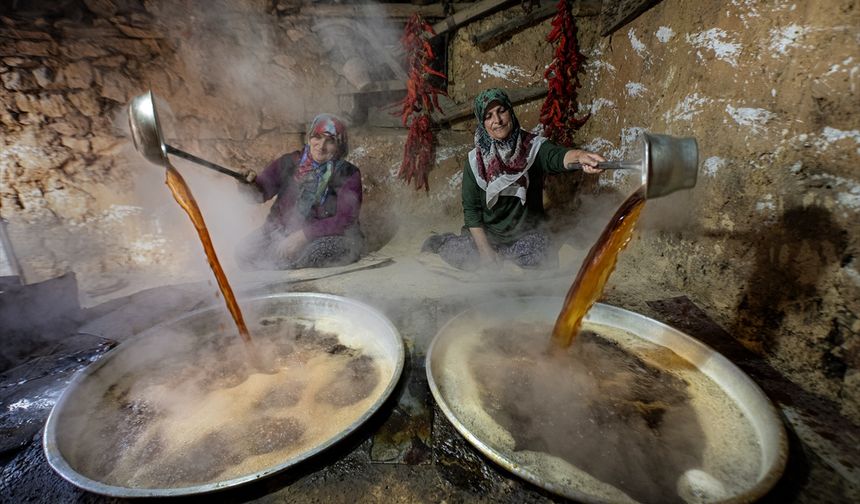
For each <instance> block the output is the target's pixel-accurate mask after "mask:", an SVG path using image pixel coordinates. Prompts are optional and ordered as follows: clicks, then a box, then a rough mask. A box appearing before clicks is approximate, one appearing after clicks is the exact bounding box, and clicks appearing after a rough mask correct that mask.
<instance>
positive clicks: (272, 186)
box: [249, 154, 291, 201]
mask: <svg viewBox="0 0 860 504" xmlns="http://www.w3.org/2000/svg"><path fill="white" fill-rule="evenodd" d="M289 157H290V154H284V155H283V156H281V157H279V158H278V159H276V160H274V161H272V162H271V163H269V165H268V166H266V168H264V169H263V171H262V172H260V173H259V174H258V175H257V176H256V177H255V178H254V181H253V182H251V183H250V184H249V185H250V186H252V187H256V188H257V190H259V191H260V193H261V194H262V195H263V201H268V200H269V199H271V198H272V197H273V196H274V195H276V194H278V191H280V190H281V181H282V180H283V172H284V170H287V169H289V166H287V163H291V160H290V158H289Z"/></svg>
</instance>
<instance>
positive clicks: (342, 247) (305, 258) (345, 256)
mask: <svg viewBox="0 0 860 504" xmlns="http://www.w3.org/2000/svg"><path fill="white" fill-rule="evenodd" d="M284 238H285V237H284V235H282V234H281V233H279V232H277V231H274V232H266V231H265V230H264V229H262V228H260V229H258V230H256V231H254V232H253V233H251V234H250V235H248V237H246V238H245V239H244V240H243V241H242V243H241V244H240V245H239V247H238V249H237V252H236V260H237V262H238V263H239V266H240V267H241V268H242V269H271V270H286V269H299V268H327V267H330V266H343V265H344V264H350V263H354V262H355V261H357V260H358V258H359V257H360V256H361V250H362V248H363V240H362V239H361V238H360V237H351V236H341V235H333V236H321V237H319V238H317V239H315V240H313V241H312V242H310V243H309V244H308V245H307V246H305V248H304V249H302V251H301V253H299V255H298V257H296V258H295V259H290V258H288V257H286V256H284V255H282V254H281V253H280V252H279V251H278V243H279V242H280V241H281V240H283V239H284Z"/></svg>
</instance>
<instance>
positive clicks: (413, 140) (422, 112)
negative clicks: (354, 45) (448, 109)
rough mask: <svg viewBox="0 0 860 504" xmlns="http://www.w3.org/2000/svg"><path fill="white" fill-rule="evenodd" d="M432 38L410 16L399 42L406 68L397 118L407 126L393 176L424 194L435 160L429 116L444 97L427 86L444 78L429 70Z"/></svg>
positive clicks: (418, 19) (430, 31)
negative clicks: (422, 191) (401, 157)
mask: <svg viewBox="0 0 860 504" xmlns="http://www.w3.org/2000/svg"><path fill="white" fill-rule="evenodd" d="M434 35H435V33H434V31H433V27H432V26H430V24H428V23H427V22H426V21H424V19H422V18H421V16H419V15H418V14H413V15H412V17H410V18H409V20H408V21H407V22H406V27H405V28H404V29H403V36H402V37H401V38H400V42H401V44H403V48H404V49H405V50H406V65H407V68H408V74H407V80H406V97H405V98H404V99H403V101H402V102H400V104H401V105H402V106H403V108H402V112H401V115H400V117H401V120H402V122H403V126H407V125H408V126H409V134H408V136H407V137H406V146H405V148H404V149H403V162H402V163H401V165H400V171H399V172H398V174H397V176H398V177H400V178H401V179H403V180H405V181H406V183H407V184H411V183H412V181H413V180H414V181H415V189H416V190H418V189H421V188H423V189H424V190H425V191H429V190H430V187H429V185H428V175H429V173H430V168H432V165H433V162H434V160H435V158H436V140H435V137H434V135H433V121H432V119H431V118H430V114H431V113H432V112H433V110H441V108H440V107H439V95H440V94H441V95H445V96H447V93H445V91H444V90H441V89H439V88H437V87H435V86H433V85H432V84H431V83H430V77H431V76H434V75H435V76H437V77H441V78H442V79H445V75H444V74H442V73H440V72H437V71H436V70H433V69H432V68H431V67H430V65H431V63H432V62H433V59H434V57H435V56H434V54H433V49H432V48H431V47H430V42H429V39H430V38H431V37H433V36H434ZM410 118H411V122H410Z"/></svg>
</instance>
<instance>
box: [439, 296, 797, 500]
mask: <svg viewBox="0 0 860 504" xmlns="http://www.w3.org/2000/svg"><path fill="white" fill-rule="evenodd" d="M563 301H564V300H563V298H555V297H528V298H519V299H507V300H501V301H498V302H496V303H492V304H486V305H481V306H479V307H476V308H473V309H470V310H467V311H465V312H463V313H461V314H459V315H458V316H456V317H455V318H454V319H452V320H451V321H449V322H448V323H447V324H446V325H445V326H444V327H442V329H440V331H439V333H438V334H437V335H436V337H435V338H434V340H433V342H432V343H431V345H430V348H429V350H428V353H427V362H426V369H427V378H428V382H429V384H430V389H431V391H432V393H433V397H434V398H435V399H436V401H437V403H438V404H439V407H440V408H441V410H442V411H443V413H444V414H445V416H446V417H447V418H448V420H450V421H451V423H452V424H453V425H454V427H455V428H456V429H457V430H458V431H459V432H460V433H461V434H462V435H463V436H464V437H465V438H466V439H467V440H468V441H469V442H470V443H471V444H472V445H474V446H475V447H476V448H477V449H478V450H480V451H481V452H482V453H483V454H484V455H486V456H487V457H489V458H490V459H492V460H493V461H494V462H496V463H497V464H499V465H501V466H502V467H504V468H505V469H507V470H509V471H511V472H512V473H514V474H516V475H518V476H520V477H522V478H524V479H526V480H528V481H530V482H532V483H534V484H535V485H538V486H540V487H542V488H545V489H547V490H549V491H551V492H554V493H556V494H559V495H562V496H565V497H568V498H571V499H575V500H576V501H581V502H599V503H605V502H649V501H650V502H654V501H657V502H684V501H687V502H691V501H694V502H752V501H754V500H755V499H757V498H758V497H761V496H762V495H764V494H765V493H766V492H767V491H768V490H769V489H770V488H771V487H772V486H773V485H774V483H776V481H777V480H778V479H779V477H780V475H781V474H782V471H783V469H784V466H785V462H786V458H787V452H788V448H787V440H786V435H785V431H784V428H783V425H782V423H781V421H780V419H779V417H778V416H777V413H776V410H775V408H774V407H773V405H772V404H771V402H770V401H769V400H768V398H767V397H766V396H765V395H764V393H763V392H762V391H761V390H760V389H759V387H758V386H757V385H756V384H755V383H754V382H753V381H752V380H751V379H750V378H749V377H748V376H747V375H745V374H744V373H743V372H742V371H741V370H740V369H738V368H737V367H736V366H735V365H734V364H732V363H731V362H730V361H728V360H727V359H726V358H725V357H723V356H722V355H720V354H718V353H717V352H715V351H714V350H713V349H711V348H709V347H708V346H706V345H704V344H702V343H701V342H699V341H697V340H695V339H693V338H691V337H690V336H688V335H686V334H684V333H682V332H680V331H678V330H676V329H673V328H671V327H669V326H666V325H664V324H662V323H660V322H657V321H655V320H652V319H650V318H647V317H645V316H642V315H639V314H637V313H633V312H630V311H627V310H623V309H620V308H616V307H613V306H609V305H605V304H600V303H598V304H595V305H594V307H593V308H592V309H591V311H590V312H589V313H588V315H587V317H586V318H585V321H584V326H583V329H584V331H594V333H596V334H598V335H600V337H601V339H603V338H605V341H607V342H609V343H608V344H607V348H610V349H617V348H624V349H625V350H629V351H630V352H631V354H636V355H645V356H646V357H643V359H651V360H649V361H648V362H651V365H654V366H655V367H660V368H661V369H660V370H659V371H658V372H659V373H665V376H666V377H668V378H670V379H671V380H675V381H678V382H679V383H682V384H683V383H688V384H692V383H693V379H694V378H695V380H700V381H701V382H702V383H705V384H707V385H708V387H705V388H703V389H701V390H707V391H710V392H708V393H707V394H702V393H701V392H690V395H691V397H690V398H688V399H687V401H688V404H686V405H685V408H687V410H686V416H676V417H675V418H676V419H680V420H681V421H680V422H678V425H681V427H682V428H683V430H684V431H685V432H688V433H691V437H694V439H693V442H692V443H688V444H684V443H678V444H676V445H677V446H680V447H682V449H681V450H680V451H681V452H682V453H674V454H673V456H677V457H678V460H684V461H685V462H684V463H685V464H686V465H684V466H682V469H681V470H678V471H677V472H674V473H672V474H670V475H669V477H668V478H667V481H668V482H669V485H666V486H664V490H662V491H658V492H652V494H651V496H650V497H651V498H644V497H642V496H643V495H645V493H644V491H643V492H642V493H640V494H636V493H634V492H632V491H629V490H628V488H634V485H633V484H632V483H630V482H627V481H620V483H621V484H619V480H616V479H615V478H614V477H613V471H616V472H619V473H620V472H622V467H624V470H626V471H627V472H626V474H627V475H628V476H629V475H634V476H635V473H636V472H637V471H638V472H643V469H645V472H647V470H649V469H652V468H659V469H655V471H656V470H660V471H662V470H663V467H664V466H666V465H667V464H668V461H667V460H666V459H665V457H663V456H662V455H661V453H658V451H655V450H642V452H641V453H640V454H638V456H640V458H639V459H638V460H636V456H637V454H634V453H632V451H630V452H628V451H624V450H615V451H613V450H614V449H615V447H617V446H630V445H629V444H628V445H624V444H622V442H619V443H618V444H617V445H612V444H611V443H608V442H607V443H606V444H603V441H600V442H595V443H594V444H595V445H596V448H595V449H594V450H593V451H592V452H591V453H592V454H595V455H596V456H604V455H606V456H607V457H608V458H607V459H606V460H607V464H608V465H609V467H606V468H602V469H601V470H600V471H595V470H590V469H584V467H588V466H589V463H590V462H591V461H590V459H589V458H588V457H591V456H592V455H588V454H584V453H585V452H586V450H587V448H586V445H587V444H588V441H589V438H588V436H589V435H590V434H589V433H598V434H601V435H602V432H603V431H601V429H603V430H613V429H614V427H612V426H616V427H617V425H619V423H617V422H615V418H617V413H616V412H614V411H610V410H609V409H604V410H602V415H603V416H602V420H601V419H600V418H598V419H597V420H596V422H595V418H593V417H589V418H588V421H590V422H592V423H593V424H594V425H591V424H590V425H588V426H584V427H583V426H581V424H577V422H578V421H579V420H575V419H574V418H580V417H576V416H573V415H570V414H568V413H562V411H564V410H565V409H566V408H565V407H564V406H565V404H566V403H570V402H572V401H569V398H570V396H565V394H560V393H559V390H561V388H560V387H571V388H574V387H576V386H579V385H580V384H581V382H575V381H572V380H568V378H567V377H566V376H550V378H551V379H550V380H549V382H551V383H553V386H546V385H545V384H538V383H537V382H534V383H530V384H529V385H527V386H524V387H525V389H526V390H527V392H528V395H531V396H532V397H530V398H529V401H524V402H527V403H528V406H526V405H524V404H513V405H511V404H505V402H506V401H508V399H507V397H506V394H507V390H508V389H509V388H510V387H511V386H514V387H516V386H518V383H520V382H523V381H528V380H529V379H530V378H531V376H532V375H534V374H535V371H539V370H541V369H544V368H545V367H546V365H547V361H544V360H541V359H536V361H537V362H532V363H531V364H529V363H528V362H526V363H525V364H524V363H523V362H524V360H527V359H528V358H529V357H527V356H526V357H524V356H523V353H528V352H521V350H522V349H523V348H525V347H528V346H531V347H535V346H538V347H541V350H538V351H537V352H538V353H539V352H542V351H543V350H542V349H543V348H544V347H547V348H548V347H549V331H551V328H552V324H553V322H554V320H555V318H556V317H557V315H558V313H559V311H560V310H561V307H562V303H563ZM517 324H521V326H520V327H521V328H526V329H525V330H526V331H527V328H528V327H535V326H539V325H544V326H546V327H548V329H547V332H546V334H545V337H544V336H543V335H542V336H540V340H534V341H527V342H520V341H521V340H522V339H523V338H524V337H525V335H524V334H520V333H518V331H519V329H513V330H511V328H512V327H515V326H516V325H517ZM505 331H507V332H508V333H513V336H511V335H510V334H509V335H508V336H507V338H508V339H507V340H505V342H503V343H501V344H500V346H499V348H503V349H505V350H504V352H507V353H510V354H511V355H509V359H508V360H506V361H505V362H503V360H504V359H497V358H496V356H494V355H492V354H493V352H494V350H493V348H492V347H493V346H494V342H495V341H497V340H500V338H504V337H506V336H503V335H502V334H503V333H504V332H505ZM537 333H540V331H537ZM583 334H584V333H581V334H580V336H579V338H580V339H581V338H583ZM595 339H597V338H595ZM544 341H545V343H543V342H544ZM511 342H514V344H513V345H511ZM518 342H519V343H518ZM582 344H583V342H582V341H581V340H577V341H575V342H574V345H573V346H572V347H571V348H574V347H576V346H577V345H582ZM517 345H520V348H518V349H517V348H512V347H516V346H517ZM612 351H615V352H617V350H612ZM586 355H589V354H586ZM590 355H595V354H590ZM648 356H650V357H648ZM654 356H659V358H656V357H654ZM506 357H507V356H506ZM565 358H568V356H567V355H565ZM638 358H639V357H637V359H638ZM655 358H656V360H653V359H655ZM483 360H486V362H485V363H482V362H481V361H483ZM594 360H595V361H597V362H592V363H590V366H591V368H590V370H589V371H588V372H587V373H586V374H590V373H591V369H593V370H597V371H598V372H600V370H601V369H603V370H606V368H607V367H608V366H607V365H605V364H604V363H603V362H601V361H599V359H594ZM655 362H656V363H657V364H654V363H655ZM487 363H489V364H487ZM586 363H587V361H584V362H577V363H576V366H579V365H580V364H586ZM509 364H510V367H509V368H508V366H509ZM482 366H485V369H494V370H496V371H493V373H494V374H493V375H492V376H493V380H486V379H485V380H484V381H483V382H482V380H481V378H480V377H478V376H477V375H478V374H479V371H477V370H479V369H480V368H481V367H482ZM529 366H531V367H529ZM628 369H630V368H628ZM640 371H641V369H640ZM606 372H607V373H610V374H611V373H612V372H614V371H612V370H606ZM548 373H549V372H548ZM646 374H647V373H646ZM636 376H639V377H638V378H636V379H635V380H634V381H633V382H632V384H633V385H634V387H635V386H636V385H639V384H638V383H637V381H638V380H642V378H641V376H644V375H641V376H640V375H636ZM676 376H681V377H684V379H683V380H680V381H679V379H678V378H676ZM593 380H594V383H596V384H597V385H598V389H597V390H598V391H599V392H598V394H597V395H598V396H599V395H600V394H603V395H604V396H609V397H606V398H605V400H606V402H607V403H611V404H618V403H619V401H618V399H617V398H616V397H612V393H605V390H604V389H603V388H602V387H604V386H606V387H608V388H609V389H612V387H613V386H614V387H615V388H614V392H616V393H617V392H620V393H621V394H624V393H625V392H626V391H627V390H629V389H630V388H632V387H630V386H629V385H630V384H629V383H623V382H619V381H616V382H615V384H614V385H613V382H612V377H610V379H606V378H605V377H600V376H595V377H594V378H593ZM574 383H577V385H574ZM619 383H622V385H618V384H619ZM689 387H690V390H692V389H693V388H695V387H692V385H689ZM697 390H699V389H697ZM646 393H647V392H646ZM508 395H509V394H508ZM521 397H526V394H524V395H522V396H521ZM586 402H587V401H585V400H583V401H582V403H583V404H585V403H586ZM534 405H538V406H537V407H535V406H534ZM541 405H545V406H541ZM694 406H695V407H694ZM508 407H511V408H512V409H513V410H515V411H516V415H518V418H519V420H518V421H517V422H516V424H515V425H518V426H524V427H523V430H526V429H530V431H529V433H523V432H514V431H515V430H516V428H519V427H516V428H513V429H512V428H511V427H510V425H511V424H510V423H509V424H507V425H505V423H504V422H505V420H504V419H501V420H500V415H499V414H498V412H499V411H502V410H505V409H506V408H508ZM516 408H519V409H516ZM567 409H571V410H573V409H576V408H573V407H571V408H567ZM583 409H584V408H583ZM536 410H541V411H543V412H549V414H548V415H544V414H543V413H541V412H540V411H536ZM557 412H558V414H557ZM670 413H671V412H670ZM670 413H665V415H669V414H670ZM541 415H543V416H541ZM661 415H663V413H661ZM665 415H664V419H665V418H668V417H667V416H665ZM511 417H514V415H511ZM736 417H742V419H745V420H743V423H744V425H743V427H744V429H745V431H744V432H745V435H740V434H738V435H732V434H731V433H732V432H740V431H739V430H734V429H735V425H734V423H733V422H741V421H742V420H741V419H739V418H736ZM582 418H585V417H582ZM656 419H657V420H660V418H656ZM652 420H654V418H652ZM582 423H588V422H582ZM537 424H540V425H541V426H548V429H551V430H552V429H554V430H556V431H559V432H562V433H563V434H564V436H565V437H564V438H563V441H561V442H560V443H559V444H565V443H568V444H569V445H570V446H571V447H572V449H571V450H569V451H567V452H566V453H567V454H570V453H575V452H577V451H579V450H581V451H582V452H583V453H582V454H579V455H574V456H572V457H567V455H565V452H564V450H562V449H561V448H559V447H558V446H555V445H554V442H553V441H552V440H547V438H543V439H537V436H536V435H535V434H534V428H535V425H537ZM688 424H690V425H688ZM699 424H701V425H699ZM583 433H585V434H583ZM610 434H612V436H610V437H607V439H621V440H624V437H625V436H626V435H627V433H626V432H625V431H623V430H617V431H616V432H611V433H610ZM671 435H672V431H671V430H669V429H667V430H666V431H665V432H661V433H660V434H659V435H656V436H655V438H656V439H657V440H658V441H657V442H664V441H661V436H665V437H669V436H671ZM744 436H746V437H744ZM523 439H525V440H526V441H525V442H523ZM560 439H561V438H560ZM662 439H665V438H662ZM535 440H537V441H536V442H533V441H535ZM571 440H573V441H571ZM694 445H695V446H697V448H696V449H695V450H693V449H691V450H690V451H691V453H683V451H684V450H683V448H684V447H687V446H694ZM535 447H537V448H535ZM619 451H620V452H619ZM693 451H697V453H692V452H693ZM609 452H612V453H609ZM607 453H608V454H607ZM723 453H725V454H727V455H725V456H723V455H720V454H723ZM566 457H567V458H566ZM719 457H723V458H725V460H721V461H719V463H717V459H718V458H719ZM687 460H689V461H691V462H689V463H688V462H686V461H687ZM577 461H578V462H577ZM631 461H635V462H636V464H635V465H636V467H635V468H634V469H630V467H629V466H630V465H631ZM580 462H584V463H582V464H579V463H580ZM577 464H579V465H577ZM699 464H701V465H699ZM713 467H717V469H712V468H713ZM723 469H725V470H723ZM741 470H744V471H746V473H745V478H744V479H739V481H737V480H736V478H733V476H732V475H733V471H741ZM607 475H609V477H607ZM715 475H716V476H715ZM621 480H623V478H621ZM726 480H728V481H726ZM645 483H646V484H647V483H649V482H645ZM625 485H627V486H626V487H625ZM641 488H644V487H641ZM641 488H634V489H635V490H636V491H640V490H641ZM665 488H669V491H668V492H667V491H666V490H665ZM676 489H677V492H678V495H671V494H672V493H674V492H675V491H676Z"/></svg>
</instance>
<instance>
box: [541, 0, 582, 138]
mask: <svg viewBox="0 0 860 504" xmlns="http://www.w3.org/2000/svg"><path fill="white" fill-rule="evenodd" d="M546 40H547V42H549V43H550V44H553V45H555V46H556V48H555V56H554V58H553V60H552V63H550V65H549V66H548V67H547V69H546V71H545V72H544V75H543V76H544V78H545V79H546V80H547V88H548V92H547V96H546V100H544V102H543V106H542V107H541V112H540V122H541V124H543V126H544V136H546V137H547V138H550V139H551V140H553V141H554V142H557V143H559V144H561V145H566V146H572V145H573V134H574V132H575V131H576V130H578V129H579V128H581V127H582V125H583V124H585V122H586V121H587V120H588V118H589V117H590V116H591V114H588V115H586V116H585V117H582V118H579V119H577V118H576V113H577V109H576V107H577V101H576V95H577V91H576V90H577V89H578V88H579V87H580V82H579V72H580V70H581V65H582V64H583V63H584V62H585V56H584V55H583V54H582V53H581V52H579V44H578V43H577V40H576V23H575V22H574V18H573V15H571V13H570V4H569V1H568V0H559V2H558V6H557V12H556V15H555V17H554V18H553V20H552V30H550V32H549V35H547V37H546Z"/></svg>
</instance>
